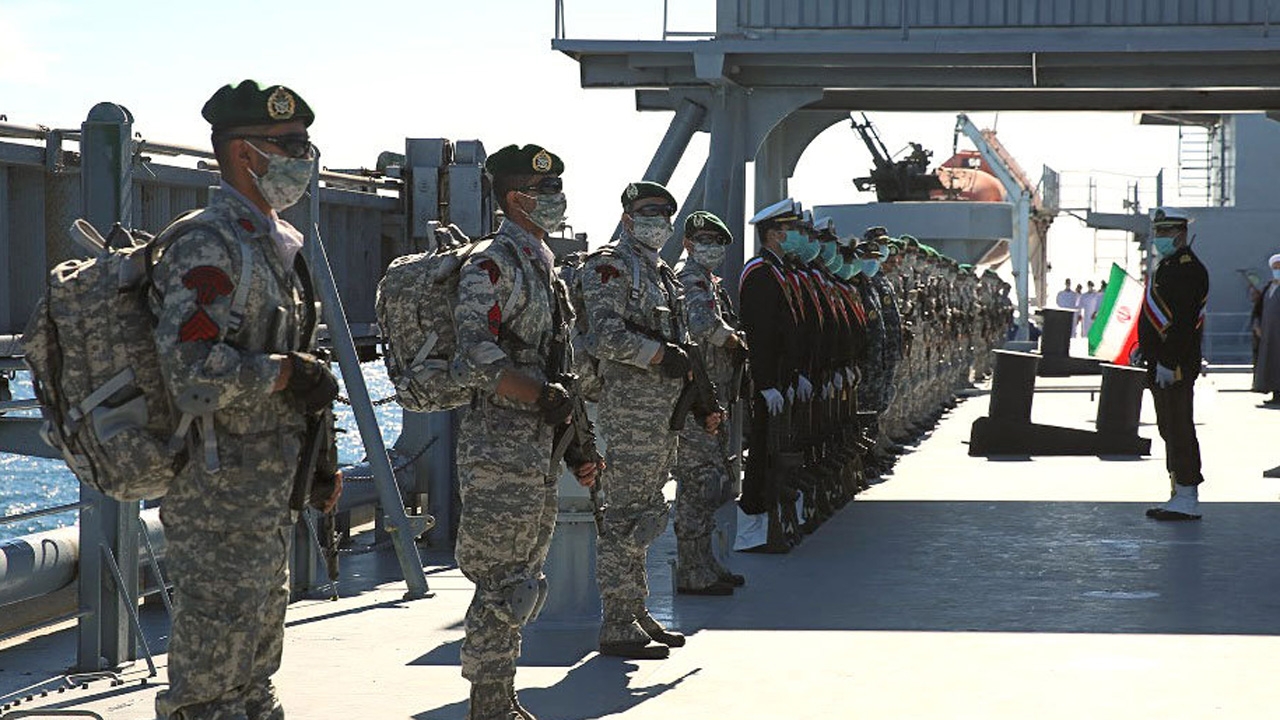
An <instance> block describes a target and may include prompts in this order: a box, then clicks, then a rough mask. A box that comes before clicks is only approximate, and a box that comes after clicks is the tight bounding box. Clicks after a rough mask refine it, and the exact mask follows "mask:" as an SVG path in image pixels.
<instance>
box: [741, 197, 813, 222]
mask: <svg viewBox="0 0 1280 720" xmlns="http://www.w3.org/2000/svg"><path fill="white" fill-rule="evenodd" d="M802 212H803V208H802V207H801V206H800V203H798V202H796V201H795V200H792V199H791V198H787V199H786V200H779V201H778V202H776V203H774V204H772V205H770V206H768V207H766V208H765V209H763V210H761V211H760V212H758V213H756V214H755V217H753V218H751V220H750V221H749V222H750V223H751V224H752V225H756V224H758V223H762V222H765V221H767V220H773V221H777V222H790V221H793V220H799V219H800V214H801V213H802Z"/></svg>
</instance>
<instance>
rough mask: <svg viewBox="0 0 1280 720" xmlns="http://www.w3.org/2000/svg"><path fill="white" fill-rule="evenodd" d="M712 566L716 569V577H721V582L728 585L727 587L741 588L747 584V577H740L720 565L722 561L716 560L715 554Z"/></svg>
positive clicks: (712, 557) (712, 555)
mask: <svg viewBox="0 0 1280 720" xmlns="http://www.w3.org/2000/svg"><path fill="white" fill-rule="evenodd" d="M711 566H712V567H713V568H715V571H716V575H718V576H719V577H720V580H721V581H722V582H724V583H726V584H727V585H729V586H730V587H736V588H740V587H742V586H743V585H746V584H747V578H746V577H744V576H742V575H739V574H738V573H736V572H733V571H732V570H730V569H729V568H727V567H725V566H724V565H722V564H720V561H719V560H718V559H716V555H715V553H712V554H711Z"/></svg>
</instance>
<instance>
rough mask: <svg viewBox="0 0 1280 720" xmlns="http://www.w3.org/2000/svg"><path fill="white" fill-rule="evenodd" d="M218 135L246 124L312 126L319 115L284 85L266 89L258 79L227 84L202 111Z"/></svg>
mask: <svg viewBox="0 0 1280 720" xmlns="http://www.w3.org/2000/svg"><path fill="white" fill-rule="evenodd" d="M200 114H201V115H203V116H204V119H205V120H208V121H209V124H210V125H212V126H213V131H214V132H220V131H223V130H228V129H230V128H237V127H245V126H246V125H273V124H275V123H285V122H293V121H295V120H301V121H302V124H303V125H306V126H308V127H310V125H311V123H312V122H314V121H315V119H316V114H315V113H313V112H311V107H310V106H309V105H307V101H306V100H303V99H302V96H301V95H299V94H298V93H296V92H294V91H292V90H290V89H289V88H287V87H285V86H283V85H268V86H266V87H263V86H262V85H261V84H259V83H258V82H257V81H256V80H242V81H240V84H238V85H223V86H222V87H220V88H218V91H217V92H215V93H214V94H213V97H211V98H209V101H208V102H206V103H205V104H204V108H203V109H202V110H201V111H200Z"/></svg>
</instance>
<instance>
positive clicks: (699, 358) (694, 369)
mask: <svg viewBox="0 0 1280 720" xmlns="http://www.w3.org/2000/svg"><path fill="white" fill-rule="evenodd" d="M623 322H624V323H625V325H626V327H627V329H628V330H630V331H631V332H634V333H637V334H639V335H643V336H644V337H647V338H649V339H650V340H653V341H654V342H658V343H662V344H666V343H667V342H670V341H668V340H667V339H665V338H662V337H659V336H658V335H656V334H655V333H654V332H653V331H651V330H649V328H647V327H644V326H643V325H638V324H636V323H634V322H632V321H630V320H624V321H623ZM672 344H673V345H675V346H677V347H679V348H680V349H681V350H683V351H684V353H685V355H688V356H689V371H690V373H689V374H690V377H689V378H686V379H685V381H684V387H683V388H682V389H681V390H680V397H678V398H676V406H675V409H674V410H672V412H671V421H670V422H669V423H668V427H669V428H670V429H671V430H672V431H674V432H679V431H681V430H683V429H684V422H685V417H686V416H687V415H688V414H689V412H690V411H692V412H693V414H694V416H696V417H697V418H698V419H699V420H702V419H705V418H706V417H707V416H708V415H712V414H715V413H720V414H721V415H722V416H723V415H724V413H725V409H724V406H723V405H721V404H720V393H719V391H718V390H717V389H716V384H715V383H714V382H712V380H711V375H710V373H708V372H707V362H706V359H705V358H704V357H703V355H702V348H700V347H698V346H697V345H696V344H694V343H672Z"/></svg>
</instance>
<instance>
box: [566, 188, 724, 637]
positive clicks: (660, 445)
mask: <svg viewBox="0 0 1280 720" xmlns="http://www.w3.org/2000/svg"><path fill="white" fill-rule="evenodd" d="M622 210H623V214H622V234H621V237H620V238H619V240H618V242H617V244H615V245H613V246H610V247H608V248H607V249H605V250H604V251H603V252H599V253H596V254H594V255H592V256H591V257H590V258H589V259H588V260H587V262H586V263H585V264H584V265H583V268H582V275H581V278H582V279H581V283H582V297H583V306H584V307H583V311H584V312H585V313H586V316H587V334H586V342H585V344H586V347H587V349H588V350H589V351H590V352H591V354H592V355H593V356H594V357H595V358H596V359H597V360H598V361H599V374H600V379H601V382H602V384H603V390H602V393H601V397H600V405H599V407H600V431H601V432H602V433H603V434H604V436H605V440H606V442H607V443H608V462H609V467H608V470H607V477H606V479H605V491H606V493H607V494H608V509H607V511H606V516H605V527H604V531H603V532H602V533H601V535H600V540H599V543H598V544H597V553H596V577H597V579H598V581H599V585H600V595H601V600H602V604H603V606H604V607H603V611H604V619H603V622H602V623H601V626H600V652H601V653H602V654H605V655H615V656H619V657H632V658H663V657H666V656H667V653H668V647H679V646H681V645H683V644H684V636H683V635H681V634H679V633H676V632H670V631H668V630H666V628H664V627H663V626H662V625H661V624H659V623H658V621H657V620H655V619H654V618H653V617H652V616H651V615H650V614H649V611H648V610H647V609H646V608H645V598H646V597H647V596H648V594H649V586H648V578H647V573H646V569H645V559H646V557H647V555H648V551H649V545H650V544H651V543H652V542H653V541H654V539H656V538H657V537H658V536H659V535H660V534H662V531H663V529H665V528H666V525H667V517H668V515H669V513H670V507H669V505H668V504H667V502H666V500H664V499H663V494H662V488H663V486H664V485H666V483H667V481H668V480H669V472H670V470H671V466H672V465H673V464H674V462H675V455H676V434H675V433H674V432H672V431H671V429H670V421H671V414H672V411H673V410H674V408H675V403H676V399H677V397H678V396H679V394H680V390H681V388H682V387H683V385H684V381H685V377H686V376H687V375H688V373H689V369H690V365H689V358H688V356H687V355H686V354H685V352H684V350H683V349H681V348H680V346H679V345H678V344H677V343H683V342H685V341H686V340H687V335H686V332H685V328H684V319H683V318H682V317H681V313H680V286H679V283H678V282H677V281H676V279H675V275H674V273H672V271H671V268H669V267H668V266H667V264H666V263H664V262H663V261H662V258H661V257H659V256H658V249H659V248H661V247H662V245H663V244H664V243H665V242H666V241H667V239H668V238H670V237H671V233H672V227H671V217H672V216H673V215H675V211H676V202H675V198H673V197H672V196H671V193H669V192H667V189H666V188H664V187H663V186H662V185H659V184H658V183H651V182H634V183H631V184H629V185H627V187H626V189H625V190H624V191H623V193H622ZM712 429H713V430H714V427H712ZM650 641H654V642H656V643H658V644H657V645H650V644H649V643H650Z"/></svg>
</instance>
